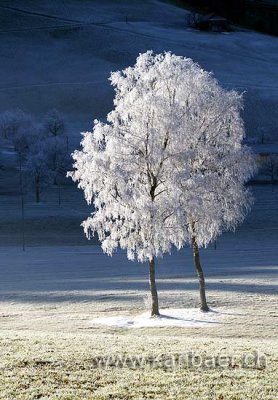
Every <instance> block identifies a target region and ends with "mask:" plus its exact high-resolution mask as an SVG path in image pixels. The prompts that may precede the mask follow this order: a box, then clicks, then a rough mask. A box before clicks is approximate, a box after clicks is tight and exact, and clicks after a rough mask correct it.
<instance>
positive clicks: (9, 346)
mask: <svg viewBox="0 0 278 400" xmlns="http://www.w3.org/2000/svg"><path fill="white" fill-rule="evenodd" d="M275 346H276V347H275ZM257 350H259V352H260V354H261V355H262V354H264V355H265V357H266V366H265V367H257V366H254V365H253V364H252V365H250V366H249V368H242V367H241V365H240V363H239V362H238V360H240V357H241V355H242V354H247V353H248V354H249V353H251V352H252V351H257ZM0 351H1V359H0V369H1V376H0V399H5V400H9V399H11V400H14V399H22V400H23V399H24V400H32V399H39V398H40V399H63V400H66V399H67V400H69V399H80V400H83V399H95V400H108V399H121V400H129V399H137V400H139V399H163V400H164V399H165V400H166V399H172V400H184V399H188V400H212V399H213V400H214V399H215V400H216V399H217V400H239V399H240V400H247V399H250V400H251V399H252V400H256V399H260V400H262V399H263V400H274V399H276V398H277V396H278V391H277V389H276V388H277V386H276V385H277V379H278V365H277V354H278V352H277V343H276V344H275V341H274V340H273V339H264V340H258V339H250V338H249V339H248V338H242V339H232V338H231V339H229V338H226V339H220V338H215V337H214V338H205V337H202V336H199V337H198V336H196V337H188V335H185V334H184V331H183V330H179V329H156V330H155V329H141V330H132V331H130V330H129V331H125V330H101V329H99V330H98V329H96V330H92V332H90V333H59V334H58V333H40V332H30V331H29V332H27V331H22V332H20V331H17V332H15V331H5V332H2V333H1V334H0ZM189 351H192V352H194V354H196V355H201V356H202V357H205V356H217V355H218V354H221V355H224V354H225V355H230V356H235V358H234V361H233V363H232V364H231V365H229V366H226V367H214V368H211V367H202V368H197V367H192V366H191V367H186V366H182V367H180V368H173V365H172V364H165V363H161V365H156V366H155V367H154V368H153V367H150V365H146V366H145V367H142V368H133V367H132V366H131V365H129V366H128V367H127V366H125V367H123V368H120V367H119V366H117V365H115V363H113V362H110V366H109V367H108V368H99V367H98V368H97V367H96V363H95V358H96V357H108V356H117V355H121V354H128V355H134V356H136V355H141V356H145V357H148V359H149V360H150V359H153V358H154V357H160V359H165V358H168V357H170V356H172V355H175V356H176V357H178V355H180V354H185V353H187V352H189Z"/></svg>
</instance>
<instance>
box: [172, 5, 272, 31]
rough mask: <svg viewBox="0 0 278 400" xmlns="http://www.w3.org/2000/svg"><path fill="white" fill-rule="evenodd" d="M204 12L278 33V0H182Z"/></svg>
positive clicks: (256, 28) (249, 26) (255, 28)
mask: <svg viewBox="0 0 278 400" xmlns="http://www.w3.org/2000/svg"><path fill="white" fill-rule="evenodd" d="M180 3H182V4H184V5H185V6H190V8H194V9H195V10H196V11H199V12H202V13H211V12H215V13H216V14H219V15H222V16H224V17H226V18H227V19H229V20H230V21H231V22H233V23H235V24H239V25H242V26H244V27H247V28H251V29H254V30H257V31H261V32H265V33H269V34H271V35H276V36H277V35H278V0H225V1H223V0H180Z"/></svg>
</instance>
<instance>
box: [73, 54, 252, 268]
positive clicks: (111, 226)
mask: <svg viewBox="0 0 278 400" xmlns="http://www.w3.org/2000/svg"><path fill="white" fill-rule="evenodd" d="M110 80H111V83H112V85H113V86H114V88H115V91H116V95H115V100H114V110H113V111H111V112H110V113H109V114H108V116H107V122H106V123H102V122H100V121H97V120H96V121H94V127H93V131H92V132H87V133H84V134H83V135H84V137H83V140H82V142H81V145H82V149H81V150H80V151H75V152H74V154H73V158H74V160H75V163H74V171H73V172H71V173H70V175H71V177H72V178H73V180H74V181H77V182H78V185H79V187H80V188H81V189H83V190H84V193H85V198H86V200H87V202H88V203H89V204H91V203H92V204H93V206H94V210H95V211H94V212H93V213H92V214H91V216H90V217H89V218H88V219H87V220H86V221H84V222H83V227H84V230H85V232H86V234H87V236H88V237H90V235H92V234H95V233H97V234H98V237H99V239H100V241H101V243H102V248H103V250H104V251H105V252H106V253H108V254H110V255H111V254H112V252H113V251H114V250H115V249H116V248H117V247H120V248H122V249H126V250H127V255H128V258H129V259H138V260H139V261H146V260H151V259H152V258H154V257H156V256H161V255H162V254H163V253H164V252H169V251H170V250H171V247H172V246H173V245H174V246H176V247H178V248H180V247H182V246H183V245H184V244H185V243H190V242H191V238H192V235H194V236H195V237H196V240H197V243H198V244H199V245H200V246H206V245H207V244H208V243H209V242H210V241H211V240H213V239H214V238H215V237H216V236H217V235H219V234H220V233H221V232H222V231H223V229H230V228H234V227H235V226H236V224H237V223H238V222H240V221H241V220H242V219H243V218H244V216H245V214H246V211H247V210H248V208H249V205H250V197H249V193H248V190H246V188H245V186H244V184H245V182H246V181H247V180H248V179H249V178H250V176H251V175H252V173H253V171H254V163H253V160H252V156H251V154H250V152H249V150H248V148H246V147H245V146H243V145H242V139H243V137H244V127H243V122H242V119H241V117H240V110H241V108H242V99H241V95H239V94H238V93H237V92H235V91H227V90H224V89H222V88H221V87H220V86H219V84H218V82H217V81H216V80H215V79H214V78H213V76H212V75H211V74H210V73H208V72H206V71H204V70H202V69H201V68H200V66H199V65H198V64H196V63H194V62H193V61H192V60H191V59H188V58H184V57H178V56H175V55H173V54H171V53H169V52H166V53H163V54H158V55H154V54H153V53H152V52H151V51H148V52H147V53H145V54H140V55H139V57H138V58H137V60H136V64H135V65H134V67H129V68H127V69H125V70H123V71H121V72H115V73H112V74H111V78H110Z"/></svg>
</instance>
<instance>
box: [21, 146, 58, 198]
mask: <svg viewBox="0 0 278 400" xmlns="http://www.w3.org/2000/svg"><path fill="white" fill-rule="evenodd" d="M50 165H51V152H50V151H49V146H48V142H47V141H46V140H40V141H37V142H35V143H34V144H33V145H32V146H31V147H30V149H29V151H28V153H27V156H26V165H25V171H26V180H27V182H28V183H29V185H30V186H33V187H34V189H35V195H36V202H37V203H39V202H40V200H41V193H42V191H43V189H44V188H45V187H46V186H48V185H49V184H50V183H51V182H52V181H53V175H54V172H53V171H52V170H51V167H50Z"/></svg>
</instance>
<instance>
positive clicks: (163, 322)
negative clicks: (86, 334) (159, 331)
mask: <svg viewBox="0 0 278 400" xmlns="http://www.w3.org/2000/svg"><path fill="white" fill-rule="evenodd" d="M221 317H223V314H222V313H220V312H218V311H216V310H211V311H210V312H207V313H204V312H202V311H201V310H200V309H197V308H188V309H175V308H167V309H163V310H161V311H160V316H158V317H151V315H150V311H148V312H144V313H142V314H140V315H136V316H120V315H119V316H113V317H101V318H95V319H93V320H91V321H90V325H106V326H111V327H117V328H152V327H154V328H156V327H169V326H173V327H181V328H194V327H196V328H199V327H206V326H211V325H212V324H219V323H220V319H221Z"/></svg>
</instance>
